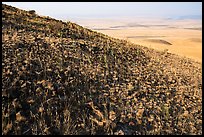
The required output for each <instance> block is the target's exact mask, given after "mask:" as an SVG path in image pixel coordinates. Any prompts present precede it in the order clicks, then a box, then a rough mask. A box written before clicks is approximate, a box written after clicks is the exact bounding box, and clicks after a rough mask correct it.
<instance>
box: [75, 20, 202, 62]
mask: <svg viewBox="0 0 204 137" xmlns="http://www.w3.org/2000/svg"><path fill="white" fill-rule="evenodd" d="M131 22H136V23H132V26H131V27H130V25H129V26H128V25H127V24H131ZM78 23H80V24H82V25H84V26H87V27H89V28H93V29H95V30H96V31H98V32H102V33H104V34H107V35H109V36H112V37H115V38H119V39H125V40H128V41H130V42H133V43H136V44H140V45H143V46H146V47H149V48H153V49H156V50H159V51H163V50H165V49H168V52H170V53H175V54H178V55H181V56H185V57H189V58H191V59H194V60H196V61H199V62H202V31H201V30H199V29H198V30H196V29H186V28H199V27H200V25H201V23H200V21H197V20H176V21H172V20H164V19H144V18H139V19H137V18H136V19H130V18H125V19H123V18H122V19H87V20H82V21H78ZM126 25H127V26H126ZM139 25H140V26H139ZM141 25H146V27H141ZM165 25H166V26H165ZM113 26H118V27H117V28H116V29H112V28H113ZM123 26H125V27H123ZM149 39H154V40H157V39H160V40H164V41H168V42H170V43H171V44H172V45H170V46H168V45H165V44H163V43H162V42H161V43H158V42H154V41H151V40H149Z"/></svg>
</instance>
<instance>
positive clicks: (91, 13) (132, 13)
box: [3, 2, 202, 20]
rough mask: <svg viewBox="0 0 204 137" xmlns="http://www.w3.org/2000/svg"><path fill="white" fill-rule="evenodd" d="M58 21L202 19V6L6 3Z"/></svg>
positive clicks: (147, 3) (184, 4)
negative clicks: (148, 18)
mask: <svg viewBox="0 0 204 137" xmlns="http://www.w3.org/2000/svg"><path fill="white" fill-rule="evenodd" d="M3 4H7V5H11V6H14V7H17V8H20V9H24V10H36V12H37V14H39V15H44V16H50V17H53V18H56V19H61V20H67V19H80V18H81V19H84V18H114V17H152V18H169V19H186V18H187V19H188V18H190V19H202V2H3Z"/></svg>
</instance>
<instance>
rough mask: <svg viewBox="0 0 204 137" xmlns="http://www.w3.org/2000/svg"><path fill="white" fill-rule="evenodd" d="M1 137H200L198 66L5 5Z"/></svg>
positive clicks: (200, 94)
mask: <svg viewBox="0 0 204 137" xmlns="http://www.w3.org/2000/svg"><path fill="white" fill-rule="evenodd" d="M2 134H3V135H11V134H27V135H30V134H35V135H47V134H64V135H65V134H125V135H138V134H202V73H201V64H200V63H197V62H193V61H192V60H190V59H187V58H180V57H178V56H176V55H173V54H170V53H168V52H167V51H164V52H157V51H154V50H150V49H148V48H145V47H143V46H139V45H134V44H132V43H128V42H127V41H123V40H118V39H114V38H111V37H108V36H106V35H104V34H101V33H97V32H94V31H91V30H89V29H85V28H83V27H81V26H79V25H77V24H74V23H71V22H62V21H59V20H55V19H52V18H49V17H41V16H38V15H37V14H36V13H35V12H33V11H30V12H27V11H24V10H20V9H17V8H14V7H11V6H7V5H4V4H2Z"/></svg>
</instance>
